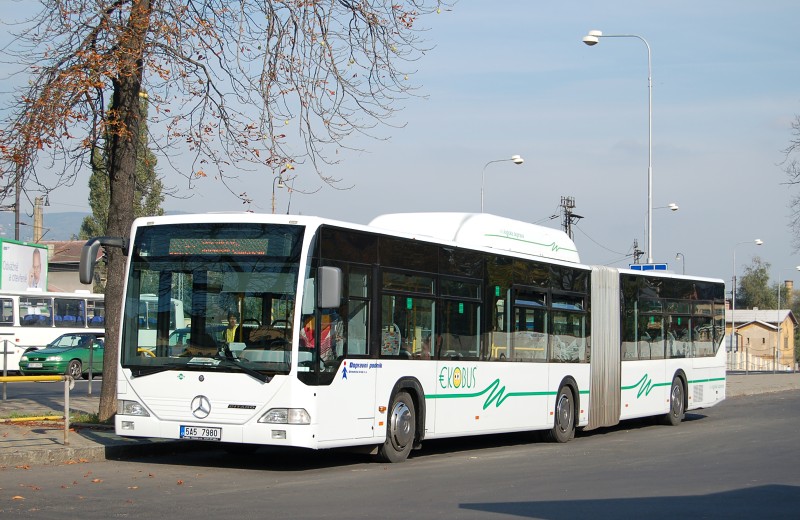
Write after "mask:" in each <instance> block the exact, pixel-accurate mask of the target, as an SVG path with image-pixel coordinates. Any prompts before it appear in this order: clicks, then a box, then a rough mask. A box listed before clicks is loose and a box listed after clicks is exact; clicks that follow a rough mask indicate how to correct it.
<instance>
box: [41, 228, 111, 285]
mask: <svg viewBox="0 0 800 520" xmlns="http://www.w3.org/2000/svg"><path fill="white" fill-rule="evenodd" d="M85 243H86V242H85V241H84V240H68V241H60V242H46V241H43V242H41V244H43V245H46V246H47V249H48V252H47V264H48V265H47V290H48V291H59V292H75V291H76V290H84V291H85V290H89V291H92V285H91V284H90V285H84V284H82V283H81V282H80V280H79V279H78V266H79V264H80V262H81V249H82V248H83V244H85ZM98 254H101V253H98Z"/></svg>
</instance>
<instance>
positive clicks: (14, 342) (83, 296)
mask: <svg viewBox="0 0 800 520" xmlns="http://www.w3.org/2000/svg"><path fill="white" fill-rule="evenodd" d="M104 330H105V305H104V296H103V295H102V294H92V293H90V292H88V291H77V292H74V293H67V292H43V291H41V290H36V289H29V290H27V291H0V341H2V342H3V346H4V347H5V348H3V350H2V352H3V354H2V355H3V358H2V359H0V370H3V369H5V370H6V371H9V372H16V371H18V370H19V358H20V357H21V356H22V354H24V353H25V352H26V351H28V350H30V349H32V348H42V347H44V346H46V345H47V344H48V343H50V342H51V341H53V340H54V339H56V338H57V337H58V336H60V335H62V334H66V333H68V332H87V331H98V332H102V331H104Z"/></svg>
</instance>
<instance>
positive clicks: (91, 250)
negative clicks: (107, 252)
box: [78, 237, 128, 284]
mask: <svg viewBox="0 0 800 520" xmlns="http://www.w3.org/2000/svg"><path fill="white" fill-rule="evenodd" d="M100 246H106V247H119V248H120V249H122V254H125V255H127V254H128V239H127V238H121V237H96V238H90V239H89V240H88V241H87V242H86V243H85V244H83V249H81V263H80V265H79V267H78V276H79V277H80V280H81V283H82V284H90V283H92V280H93V278H94V266H95V264H96V263H97V251H98V250H99V249H100Z"/></svg>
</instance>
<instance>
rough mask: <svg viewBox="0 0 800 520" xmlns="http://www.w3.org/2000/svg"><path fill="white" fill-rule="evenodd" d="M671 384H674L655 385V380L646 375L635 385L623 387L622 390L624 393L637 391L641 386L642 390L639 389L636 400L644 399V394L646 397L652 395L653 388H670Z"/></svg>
mask: <svg viewBox="0 0 800 520" xmlns="http://www.w3.org/2000/svg"><path fill="white" fill-rule="evenodd" d="M671 384H672V382H671V381H670V382H669V383H654V382H653V380H652V379H650V375H649V374H645V375H643V376H642V378H641V379H640V380H639V381H638V382H637V383H636V384H635V385H631V386H623V387H621V389H622V390H623V391H624V390H634V389H636V387H638V386H640V385H641V388H639V392H638V393H637V394H636V398H637V399H638V398H640V397H642V394H644V395H645V396H648V395H650V392H651V391H652V390H653V388H656V387H658V386H670V385H671Z"/></svg>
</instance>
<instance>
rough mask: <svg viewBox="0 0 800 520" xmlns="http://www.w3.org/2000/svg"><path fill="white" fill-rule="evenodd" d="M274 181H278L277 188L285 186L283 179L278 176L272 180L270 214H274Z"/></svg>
mask: <svg viewBox="0 0 800 520" xmlns="http://www.w3.org/2000/svg"><path fill="white" fill-rule="evenodd" d="M275 181H278V187H279V188H283V187H285V186H286V185H285V184H284V183H283V177H281V176H280V175H278V176H276V177H275V178H274V179H272V214H273V215H274V214H275Z"/></svg>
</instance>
